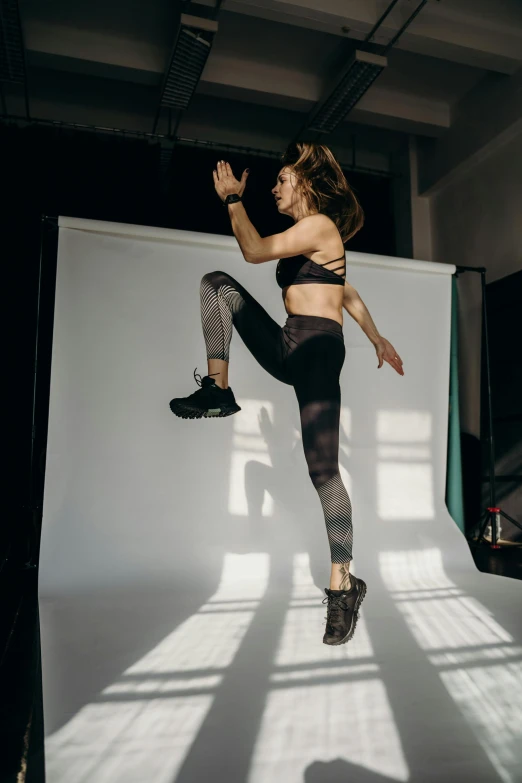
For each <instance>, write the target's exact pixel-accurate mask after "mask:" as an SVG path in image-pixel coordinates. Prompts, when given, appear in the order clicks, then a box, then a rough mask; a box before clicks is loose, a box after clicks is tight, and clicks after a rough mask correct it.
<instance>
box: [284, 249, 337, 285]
mask: <svg viewBox="0 0 522 783" xmlns="http://www.w3.org/2000/svg"><path fill="white" fill-rule="evenodd" d="M341 258H345V254H343V255H342V256H339V258H334V259H332V260H331V261H326V262H325V263H324V264H318V263H317V261H311V260H310V259H309V258H307V257H306V256H304V255H302V254H300V255H298V256H290V257H289V258H280V259H279V261H278V262H277V269H276V280H277V284H278V286H279V288H285V287H286V286H287V285H300V284H302V283H333V284H334V285H343V286H344V278H345V275H346V270H345V271H344V272H342V273H341V274H340V275H338V274H337V271H336V270H339V269H342V268H343V267H345V266H346V262H344V263H343V264H341V266H336V267H335V268H334V269H325V267H326V264H333V263H334V261H340V260H341Z"/></svg>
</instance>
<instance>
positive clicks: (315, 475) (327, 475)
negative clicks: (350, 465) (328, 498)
mask: <svg viewBox="0 0 522 783" xmlns="http://www.w3.org/2000/svg"><path fill="white" fill-rule="evenodd" d="M308 475H309V476H310V479H311V481H312V484H313V485H314V487H315V488H316V489H319V488H320V487H322V486H323V485H324V484H326V483H327V482H328V481H331V480H332V479H333V478H334V477H335V476H339V478H340V477H341V476H340V473H339V465H331V466H328V467H326V466H325V467H320V468H317V467H315V468H309V469H308Z"/></svg>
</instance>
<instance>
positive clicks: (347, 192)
mask: <svg viewBox="0 0 522 783" xmlns="http://www.w3.org/2000/svg"><path fill="white" fill-rule="evenodd" d="M282 162H283V168H282V169H281V171H280V172H279V175H278V177H277V182H276V185H275V187H274V188H273V190H272V194H273V195H274V198H275V200H276V204H277V209H278V211H279V212H280V213H281V214H283V215H288V216H289V217H291V218H292V219H293V220H294V225H293V226H292V227H291V228H289V229H288V230H287V231H283V232H282V233H280V234H274V235H273V236H269V237H264V238H262V237H261V236H260V235H259V234H258V232H257V231H256V229H255V228H254V226H253V225H252V223H251V222H250V220H249V218H248V215H247V213H246V211H245V208H244V206H243V204H242V202H241V196H242V194H243V191H244V190H245V186H246V181H247V177H248V169H245V171H244V172H243V175H242V177H241V181H238V180H237V179H236V178H235V177H234V175H233V174H232V170H231V168H230V165H229V164H228V163H226V162H225V161H223V160H221V161H219V162H218V164H217V168H216V169H215V170H214V172H213V175H214V185H215V189H216V192H217V194H218V195H219V196H220V198H221V199H222V201H223V202H224V203H225V204H228V206H227V209H228V213H229V215H230V219H231V221H232V229H233V231H234V234H235V237H236V239H237V241H238V243H239V246H240V248H241V252H242V253H243V257H244V259H245V261H247V263H249V264H262V263H264V262H265V261H274V260H276V259H279V262H278V264H277V269H276V280H277V283H278V285H279V286H280V288H281V289H282V296H283V302H284V306H285V309H286V312H287V316H288V317H287V319H286V322H285V325H284V326H283V327H281V326H279V325H278V324H277V323H276V322H275V321H274V320H273V319H272V318H271V317H270V316H269V315H268V313H267V312H266V311H265V310H264V308H263V307H261V305H260V304H259V303H258V302H257V301H256V300H255V299H254V298H253V297H252V296H251V294H250V293H249V292H248V291H246V290H245V288H244V287H243V286H242V285H241V284H240V283H238V281H237V280H235V279H234V278H233V277H231V275H229V274H227V273H226V272H220V271H217V272H210V273H208V274H206V275H204V276H203V278H202V279H201V286H200V301H201V322H202V327H203V335H204V339H205V344H206V352H207V361H208V375H206V376H204V377H203V378H201V376H197V377H196V372H195V371H194V377H195V378H196V381H197V382H198V384H199V385H200V387H201V388H200V389H198V390H197V391H195V392H194V393H193V394H191V395H190V396H189V397H184V398H176V399H174V400H172V401H171V403H170V407H171V410H172V412H173V413H175V414H176V415H177V416H181V417H183V418H200V417H202V416H205V417H207V416H230V415H232V414H234V413H237V411H239V410H241V409H240V407H239V406H238V405H237V403H236V401H235V398H234V394H233V392H232V389H231V388H230V387H229V385H228V363H229V347H230V341H231V339H232V331H233V329H232V326H235V327H236V329H237V331H238V332H239V334H240V335H241V338H242V340H243V342H244V343H245V345H246V346H247V348H248V349H249V350H250V352H251V353H252V354H253V356H254V358H255V359H256V360H257V361H258V362H259V364H260V365H261V366H262V367H263V368H264V369H265V370H267V372H269V373H270V374H271V375H273V376H274V378H276V379H277V380H279V381H282V382H283V383H286V384H289V385H291V386H293V387H294V390H295V393H296V397H297V400H298V403H299V411H300V417H301V428H302V437H303V448H304V453H305V458H306V461H307V464H308V469H309V474H310V478H311V480H312V482H313V485H314V487H315V489H316V490H317V493H318V495H319V498H320V501H321V505H322V508H323V512H324V518H325V523H326V530H327V534H328V540H329V545H330V554H331V557H330V559H331V563H332V570H331V576H330V588H325V593H326V597H325V598H324V599H323V603H324V602H325V601H328V611H327V618H326V620H327V623H326V631H325V634H324V637H323V642H324V643H325V644H343V643H344V642H347V641H349V640H350V639H351V638H352V636H353V633H354V630H355V625H356V622H357V617H358V610H359V607H360V605H361V602H362V600H363V598H364V595H365V593H366V584H365V583H364V582H363V580H362V579H359V578H357V577H355V576H351V575H350V572H349V571H350V562H351V560H352V539H353V535H352V508H351V502H350V498H349V496H348V493H347V491H346V488H345V486H344V484H343V481H342V479H341V476H340V474H339V462H338V456H339V416H340V407H341V389H340V386H339V375H340V372H341V368H342V366H343V363H344V358H345V346H344V338H343V329H342V326H343V316H342V308H343V307H345V308H346V310H347V312H348V313H349V314H350V315H351V316H352V317H353V318H354V319H355V320H356V321H357V322H358V323H359V325H360V326H361V328H362V329H363V330H364V332H365V333H366V334H367V336H368V338H369V339H370V340H371V342H372V343H373V344H374V346H375V349H376V352H377V356H378V359H379V364H378V367H382V364H383V361H387V362H388V363H389V364H390V365H391V366H392V367H393V368H394V369H395V370H396V371H397V372H398V373H399V374H400V375H404V372H403V369H402V360H401V359H400V357H399V356H398V355H397V353H396V351H395V349H394V348H393V346H392V345H391V344H390V343H389V342H388V340H386V339H385V338H384V337H382V336H381V335H380V334H379V332H378V331H377V329H376V327H375V324H374V323H373V321H372V319H371V317H370V314H369V312H368V310H367V309H366V307H365V305H364V303H363V301H362V300H361V298H360V297H359V294H358V293H357V291H356V290H355V288H353V286H351V285H350V284H349V283H348V282H347V281H346V280H345V264H344V260H343V259H344V244H343V243H344V242H346V241H347V240H348V239H350V237H352V236H353V235H354V234H355V233H356V232H357V231H358V230H359V229H360V228H361V226H362V224H363V219H364V218H363V211H362V209H361V207H360V205H359V203H358V202H357V199H356V198H355V195H354V194H353V192H352V190H351V188H350V186H349V184H348V182H347V181H346V179H345V177H344V174H343V172H342V170H341V167H340V166H339V164H338V162H337V160H336V159H335V157H334V156H333V154H332V152H331V151H330V150H329V149H328V147H325V146H324V145H321V144H313V143H297V144H292V145H290V147H289V148H288V149H287V151H286V152H285V154H284V155H283V160H282ZM196 369H197V368H196ZM198 377H199V378H200V380H199V381H198V380H197V378H198ZM214 377H216V378H217V380H214Z"/></svg>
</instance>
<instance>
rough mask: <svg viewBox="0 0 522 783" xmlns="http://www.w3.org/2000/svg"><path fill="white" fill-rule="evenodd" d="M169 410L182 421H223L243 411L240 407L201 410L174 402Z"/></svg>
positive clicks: (231, 406)
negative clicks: (211, 419)
mask: <svg viewBox="0 0 522 783" xmlns="http://www.w3.org/2000/svg"><path fill="white" fill-rule="evenodd" d="M169 408H170V410H171V411H172V413H173V414H174V415H175V416H179V417H180V418H181V419H210V418H213V419H214V418H218V419H220V418H221V419H222V418H224V417H225V416H232V415H233V414H234V413H237V412H238V411H240V410H241V408H240V407H239V405H221V406H220V407H219V408H207V410H201V408H192V407H191V406H190V405H183V404H181V403H174V400H171V401H170V402H169Z"/></svg>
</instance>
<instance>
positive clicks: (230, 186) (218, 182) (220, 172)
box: [213, 160, 249, 201]
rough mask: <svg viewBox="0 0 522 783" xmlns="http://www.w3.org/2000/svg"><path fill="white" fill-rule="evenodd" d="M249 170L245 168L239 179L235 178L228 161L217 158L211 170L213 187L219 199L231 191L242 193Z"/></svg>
mask: <svg viewBox="0 0 522 783" xmlns="http://www.w3.org/2000/svg"><path fill="white" fill-rule="evenodd" d="M248 173H249V170H248V169H245V170H244V172H243V174H242V176H241V179H240V180H237V179H236V178H235V177H234V175H233V174H232V169H231V168H230V163H227V162H226V161H225V160H218V162H217V166H216V168H215V169H214V171H213V176H214V187H215V188H216V193H217V194H218V196H219V198H220V199H221V201H224V200H225V199H226V197H227V196H229V195H230V194H231V193H238V194H239V195H240V196H242V195H243V191H244V190H245V187H246V181H247V177H248Z"/></svg>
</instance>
